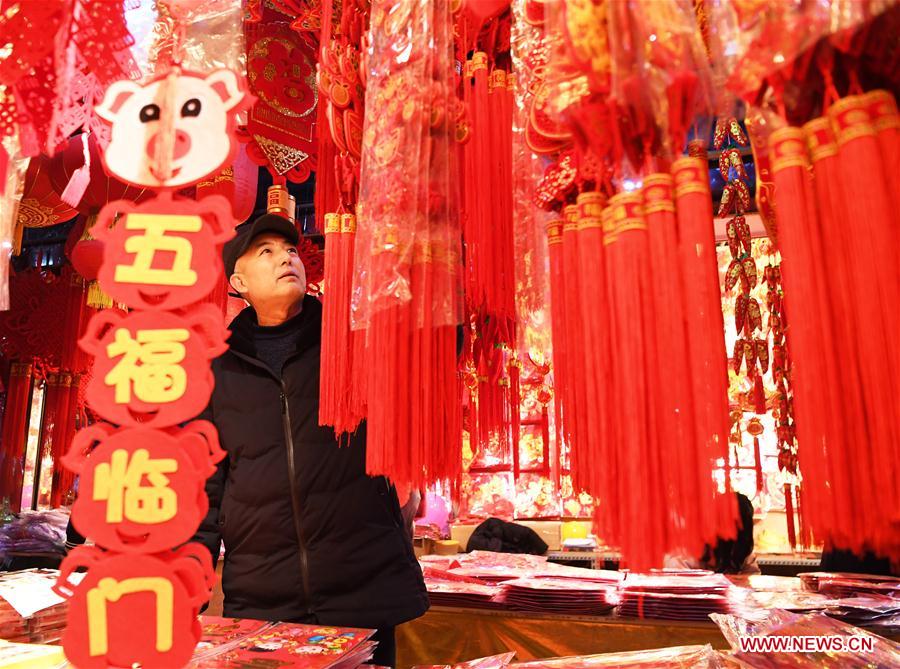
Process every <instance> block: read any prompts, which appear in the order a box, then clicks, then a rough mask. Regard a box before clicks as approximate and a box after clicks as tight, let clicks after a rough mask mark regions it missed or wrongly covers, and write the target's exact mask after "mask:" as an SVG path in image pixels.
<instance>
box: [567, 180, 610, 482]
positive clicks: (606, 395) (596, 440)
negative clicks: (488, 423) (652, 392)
mask: <svg viewBox="0 0 900 669" xmlns="http://www.w3.org/2000/svg"><path fill="white" fill-rule="evenodd" d="M605 205H606V197H605V195H604V194H603V193H601V192H596V191H588V192H584V193H580V194H579V195H578V198H577V216H578V223H577V225H578V249H577V251H578V267H577V268H575V271H577V274H578V276H579V277H580V279H581V288H582V289H581V290H580V291H579V298H580V299H579V303H578V304H577V307H576V311H575V313H574V314H573V317H572V318H571V319H569V320H568V321H563V324H564V325H565V326H567V327H571V328H574V329H576V330H577V331H578V335H577V337H576V341H577V342H578V344H579V348H580V351H579V353H578V354H577V355H576V356H574V359H575V360H577V361H578V364H579V365H582V366H583V373H582V377H583V383H584V404H583V416H584V420H583V421H582V425H583V427H584V429H583V430H582V431H579V432H578V435H577V439H576V444H575V447H574V448H572V449H571V452H570V457H571V471H572V476H573V481H574V482H575V484H576V486H577V487H579V488H581V489H584V490H591V491H603V490H612V489H613V476H614V473H615V468H614V466H613V465H612V462H613V459H612V458H613V449H612V432H611V413H612V411H611V406H612V385H611V357H610V342H609V324H610V320H609V306H608V300H607V292H606V291H607V288H606V270H605V257H604V248H603V220H602V212H603V210H604V207H605ZM565 276H570V275H569V274H566V275H565ZM556 318H557V315H556V314H555V313H554V314H553V324H554V327H556V323H557V321H556ZM555 350H556V344H555V343H554V351H555ZM557 387H560V388H564V387H565V386H561V385H559V382H557Z"/></svg>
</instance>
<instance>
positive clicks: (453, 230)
mask: <svg viewBox="0 0 900 669" xmlns="http://www.w3.org/2000/svg"><path fill="white" fill-rule="evenodd" d="M404 8H405V11H404V12H401V13H400V14H396V15H389V14H388V13H387V9H388V7H386V6H381V5H375V6H373V7H372V12H373V14H372V17H371V33H370V34H371V40H372V45H371V47H370V54H369V56H370V61H369V67H368V71H369V72H370V73H377V76H374V75H373V76H370V77H369V78H368V79H367V81H366V85H367V106H368V107H369V108H370V109H377V110H378V113H377V114H370V115H367V117H366V126H365V130H364V132H363V137H364V143H363V154H362V169H361V174H362V177H363V181H362V183H361V184H360V197H359V206H358V210H357V211H358V228H357V236H356V254H355V255H356V258H355V266H356V278H355V280H354V292H355V293H356V291H359V293H358V298H357V299H356V302H355V303H354V305H353V311H352V312H351V320H352V323H353V327H354V328H355V329H365V330H366V332H367V336H366V369H365V371H366V374H367V384H368V397H367V402H366V409H367V470H368V472H369V473H370V474H387V475H389V476H391V477H392V478H394V479H395V480H396V481H397V482H398V483H399V484H404V483H409V484H412V485H423V484H426V483H428V482H431V481H436V480H441V479H444V480H455V479H456V477H457V476H458V474H459V471H460V467H461V457H460V445H461V439H460V436H461V435H460V427H461V418H460V416H459V402H458V383H459V379H458V375H457V366H456V325H457V323H458V322H459V318H460V317H459V313H460V303H459V295H458V292H457V290H458V288H457V281H458V278H459V277H458V272H457V265H458V263H459V258H460V256H459V253H460V252H459V230H458V229H457V227H456V226H457V223H456V221H457V217H458V196H457V193H456V188H455V182H454V178H453V176H452V175H454V174H456V165H455V152H454V151H453V150H452V147H453V146H454V144H455V141H456V123H455V121H456V115H455V113H454V110H455V95H454V84H453V70H452V33H451V28H452V22H451V18H450V11H449V6H448V4H447V3H446V2H443V1H439V2H434V3H426V4H424V5H404ZM398 35H403V36H404V37H403V38H402V39H401V44H398V42H397V39H398V37H397V36H398ZM403 40H407V41H406V42H405V46H404V45H403V44H402V42H403ZM397 48H408V49H410V57H409V58H408V59H397V58H396V57H395V53H396V49H397ZM426 147H427V150H426ZM385 184H391V187H390V188H385Z"/></svg>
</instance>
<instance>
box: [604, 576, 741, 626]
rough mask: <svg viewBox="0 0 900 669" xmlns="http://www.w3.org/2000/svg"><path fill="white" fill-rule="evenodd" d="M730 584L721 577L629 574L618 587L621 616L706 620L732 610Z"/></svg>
mask: <svg viewBox="0 0 900 669" xmlns="http://www.w3.org/2000/svg"><path fill="white" fill-rule="evenodd" d="M730 588H731V582H730V581H729V580H728V579H727V578H725V577H724V576H722V575H721V574H713V573H708V574H704V575H696V574H690V575H683V574H679V573H678V572H669V573H666V574H661V573H660V574H630V573H629V574H626V575H625V578H624V580H623V581H622V584H621V586H620V588H619V593H618V599H619V606H618V609H617V612H618V614H619V615H620V616H627V617H634V618H664V619H669V620H706V619H707V618H708V616H709V614H710V613H724V612H727V611H729V599H728V592H729V589H730Z"/></svg>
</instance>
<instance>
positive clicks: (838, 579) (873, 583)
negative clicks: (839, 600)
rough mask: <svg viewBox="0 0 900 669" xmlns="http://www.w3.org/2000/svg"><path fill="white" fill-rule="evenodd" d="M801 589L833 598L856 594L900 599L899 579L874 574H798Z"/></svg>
mask: <svg viewBox="0 0 900 669" xmlns="http://www.w3.org/2000/svg"><path fill="white" fill-rule="evenodd" d="M799 577H800V581H801V582H802V583H803V587H804V588H806V589H807V590H811V591H813V592H821V593H822V594H825V595H831V596H834V597H852V596H854V595H856V594H872V595H882V596H885V597H892V598H895V599H900V578H897V577H896V576H879V575H874V574H850V573H844V572H833V573H832V572H807V573H805V574H799Z"/></svg>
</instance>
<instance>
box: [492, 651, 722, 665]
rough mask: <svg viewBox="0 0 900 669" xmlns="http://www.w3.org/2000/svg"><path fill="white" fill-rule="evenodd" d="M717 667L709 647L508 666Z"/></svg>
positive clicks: (719, 662)
mask: <svg viewBox="0 0 900 669" xmlns="http://www.w3.org/2000/svg"><path fill="white" fill-rule="evenodd" d="M721 666H723V661H722V658H721V656H720V655H719V654H718V653H717V652H716V651H714V650H713V649H712V646H709V645H706V646H674V647H672V648H658V649H654V650H632V651H627V652H624V653H602V654H599V655H576V656H572V657H552V658H547V659H545V660H532V661H530V662H517V663H516V664H512V665H510V667H513V668H514V669H593V668H594V667H596V668H597V669H600V668H601V667H602V668H603V669H625V668H626V667H628V668H629V669H632V668H634V667H639V668H640V669H718V667H721Z"/></svg>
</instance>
